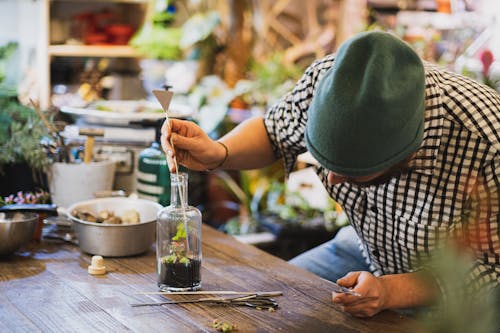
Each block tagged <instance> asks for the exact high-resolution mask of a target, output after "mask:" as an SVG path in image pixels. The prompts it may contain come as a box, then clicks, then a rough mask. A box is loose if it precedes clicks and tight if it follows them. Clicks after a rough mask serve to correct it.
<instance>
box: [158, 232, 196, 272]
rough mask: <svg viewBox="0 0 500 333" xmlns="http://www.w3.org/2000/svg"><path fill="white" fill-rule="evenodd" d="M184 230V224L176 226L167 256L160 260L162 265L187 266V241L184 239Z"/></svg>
mask: <svg viewBox="0 0 500 333" xmlns="http://www.w3.org/2000/svg"><path fill="white" fill-rule="evenodd" d="M186 237H187V235H186V228H185V226H184V223H183V222H181V223H179V224H178V225H177V232H176V234H175V236H174V237H172V242H171V243H170V245H169V251H168V252H169V255H167V256H164V257H163V258H161V262H162V263H163V264H176V263H180V264H186V265H187V264H189V261H190V260H189V258H188V257H187V246H186V245H187V244H186V242H187V239H186Z"/></svg>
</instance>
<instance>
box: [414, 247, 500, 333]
mask: <svg viewBox="0 0 500 333" xmlns="http://www.w3.org/2000/svg"><path fill="white" fill-rule="evenodd" d="M472 265H473V260H472V259H471V258H469V256H468V255H466V254H465V253H463V252H462V251H461V250H458V249H457V247H456V246H454V245H453V244H448V245H446V246H443V247H442V248H440V249H438V250H436V251H435V252H434V253H433V255H432V257H431V259H428V260H427V261H425V260H424V261H423V265H422V266H423V267H426V268H428V272H429V276H428V278H429V279H437V281H439V284H440V286H441V287H442V288H444V290H445V293H446V297H445V298H441V299H440V301H439V302H438V304H437V305H436V306H435V307H433V308H432V309H431V311H429V312H427V311H426V312H423V313H421V314H420V315H419V316H418V323H419V325H421V326H422V328H423V332H427V333H448V332H450V333H451V332H453V333H470V332H474V333H498V332H499V330H500V326H499V325H500V319H499V318H498V314H499V313H500V307H499V306H500V287H497V288H496V292H492V290H491V289H488V288H482V289H480V290H472V288H471V285H473V284H474V281H470V270H471V267H472Z"/></svg>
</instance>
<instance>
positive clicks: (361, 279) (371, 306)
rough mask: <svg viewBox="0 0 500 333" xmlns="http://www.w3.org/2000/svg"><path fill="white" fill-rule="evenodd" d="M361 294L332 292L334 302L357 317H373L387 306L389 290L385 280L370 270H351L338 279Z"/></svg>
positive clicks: (340, 282)
mask: <svg viewBox="0 0 500 333" xmlns="http://www.w3.org/2000/svg"><path fill="white" fill-rule="evenodd" d="M337 283H338V284H340V285H341V286H344V287H347V288H353V289H354V291H355V292H357V293H358V294H360V295H361V296H353V295H348V294H344V293H336V292H332V301H333V303H336V304H339V305H340V306H341V308H342V310H344V311H345V312H348V313H350V314H351V315H353V316H356V317H371V316H374V315H375V314H377V313H379V312H380V311H382V310H384V309H385V308H386V300H387V290H386V286H385V285H384V283H383V281H381V280H380V279H379V278H377V277H375V276H374V275H373V274H371V273H368V272H350V273H348V274H347V275H346V276H344V277H343V278H341V279H338V280H337Z"/></svg>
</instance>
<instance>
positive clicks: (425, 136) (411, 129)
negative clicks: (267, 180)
mask: <svg viewBox="0 0 500 333" xmlns="http://www.w3.org/2000/svg"><path fill="white" fill-rule="evenodd" d="M499 117H500V97H499V95H498V94H497V93H496V92H495V91H493V90H492V89H489V88H487V87H485V86H482V85H480V84H478V83H476V82H474V81H473V80H471V79H468V78H465V77H462V76H459V75H457V74H453V73H450V72H447V71H444V70H440V69H438V68H437V67H434V66H432V65H430V64H423V63H422V62H421V60H420V59H419V58H418V56H417V55H416V54H415V53H414V52H413V51H412V49H411V48H410V47H409V46H408V45H406V44H405V43H403V42H402V41H400V40H399V39H397V38H396V37H393V36H392V35H390V34H388V33H384V32H366V33H361V34H359V35H356V36H354V37H353V38H351V39H349V40H348V41H346V42H345V43H344V44H343V45H342V46H341V47H340V48H339V51H338V53H337V54H336V55H330V56H327V57H326V58H324V59H321V60H319V61H317V62H315V63H313V64H312V65H311V66H310V67H309V68H308V69H307V70H306V71H305V73H304V75H303V77H302V78H301V79H300V80H299V82H298V83H297V85H296V86H295V88H294V90H293V91H291V92H290V93H289V94H287V95H285V96H284V97H283V98H282V100H281V101H280V102H279V103H278V104H276V105H275V106H273V107H272V108H270V109H269V110H268V111H267V112H266V114H265V116H264V117H263V118H253V119H250V120H248V121H246V122H244V123H242V124H240V125H239V126H237V127H236V128H235V129H234V130H233V131H231V132H230V133H228V134H227V135H225V136H224V137H223V138H222V139H220V140H219V141H218V142H217V141H213V140H211V139H209V138H208V136H207V135H206V134H205V133H203V131H202V130H200V128H199V127H197V126H196V125H194V124H192V123H190V122H185V121H180V120H171V121H170V123H169V125H170V126H167V125H165V126H164V128H163V137H162V144H163V147H164V149H165V151H166V152H167V156H169V157H170V158H169V167H170V169H171V170H172V171H173V170H175V166H174V164H173V157H174V156H175V157H176V160H177V162H179V163H180V164H183V165H185V166H187V167H188V168H190V169H194V170H207V169H208V170H211V169H214V168H226V169H255V168H260V167H264V166H266V165H269V164H271V163H273V162H274V161H276V160H277V159H280V158H281V159H283V160H284V163H285V167H286V170H287V171H288V172H290V171H292V169H293V167H294V164H295V161H296V158H297V155H299V154H301V153H303V152H305V151H306V150H307V151H309V152H310V153H311V154H312V155H313V156H314V157H315V158H316V160H317V161H318V162H319V164H320V166H319V167H318V168H317V174H318V176H319V177H320V179H321V180H322V181H323V183H324V185H325V187H326V189H327V190H328V192H329V194H330V195H331V196H332V198H333V199H335V200H336V201H337V202H339V203H340V204H341V205H342V207H343V209H344V210H345V212H346V214H347V216H348V218H349V221H350V224H351V225H350V226H349V227H346V228H343V229H341V230H340V231H339V233H338V234H337V236H336V237H335V238H334V239H333V240H332V241H330V242H328V243H326V244H323V245H322V246H319V247H318V248H315V249H313V250H311V251H309V252H307V253H305V254H302V255H300V256H299V257H297V258H294V259H293V260H292V261H291V262H292V263H293V264H296V265H299V266H301V267H303V268H305V269H308V270H310V271H312V272H314V273H316V274H318V275H320V276H322V277H324V278H327V279H329V280H332V281H337V282H338V283H339V284H341V285H343V286H346V287H349V288H352V289H353V290H354V291H356V292H357V293H358V294H360V295H361V296H353V295H348V294H338V293H333V294H332V300H333V302H335V303H338V304H339V305H340V306H341V307H342V308H343V309H344V310H345V311H346V312H349V313H351V314H352V315H355V316H361V317H364V316H373V315H374V314H376V313H378V312H379V311H381V310H383V309H399V308H413V307H419V306H425V305H428V304H431V303H432V302H433V301H435V299H436V297H437V296H438V295H444V296H445V295H446V293H449V292H455V291H454V290H447V285H445V284H443V283H441V282H440V281H438V280H435V281H433V282H432V283H426V282H425V281H426V280H424V279H422V278H421V277H420V271H421V268H422V267H421V266H420V265H421V260H422V259H425V258H427V257H429V256H430V255H431V254H432V251H433V250H434V249H435V248H438V247H439V245H440V244H443V243H444V239H445V238H454V239H455V240H456V241H457V242H460V243H464V244H467V247H468V248H469V249H471V251H472V254H473V256H474V261H473V263H472V267H471V268H470V279H469V280H468V281H467V283H468V285H470V287H471V288H473V289H474V288H476V289H481V288H495V287H497V286H498V285H499V284H500V229H499V214H498V211H499V206H500V204H499V177H498V170H499V169H500V153H499V152H500V137H499V136H500V134H499V132H500V121H499ZM171 144H173V147H172V146H171ZM174 154H175V155H174Z"/></svg>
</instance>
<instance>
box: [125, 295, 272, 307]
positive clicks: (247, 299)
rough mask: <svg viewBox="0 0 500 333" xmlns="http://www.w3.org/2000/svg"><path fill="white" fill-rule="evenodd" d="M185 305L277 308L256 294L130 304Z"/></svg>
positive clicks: (265, 297) (266, 297) (264, 297)
mask: <svg viewBox="0 0 500 333" xmlns="http://www.w3.org/2000/svg"><path fill="white" fill-rule="evenodd" d="M186 303H211V304H219V305H235V306H248V307H252V308H256V309H262V310H270V309H276V308H277V307H278V302H277V301H276V300H274V299H272V298H270V297H269V296H262V295H257V294H252V295H246V296H238V297H231V298H221V297H206V298H198V299H191V300H178V301H172V300H170V301H165V302H155V303H137V304H131V306H133V307H139V306H160V305H167V304H186Z"/></svg>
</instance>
